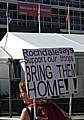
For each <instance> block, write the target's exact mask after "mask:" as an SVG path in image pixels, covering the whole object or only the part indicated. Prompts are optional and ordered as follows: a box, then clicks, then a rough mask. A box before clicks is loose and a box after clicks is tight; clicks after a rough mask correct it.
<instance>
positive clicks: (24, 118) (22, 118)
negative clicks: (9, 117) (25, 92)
mask: <svg viewBox="0 0 84 120" xmlns="http://www.w3.org/2000/svg"><path fill="white" fill-rule="evenodd" d="M20 120H30V116H29V114H28V111H27V109H26V108H24V109H23V110H22V113H21V116H20Z"/></svg>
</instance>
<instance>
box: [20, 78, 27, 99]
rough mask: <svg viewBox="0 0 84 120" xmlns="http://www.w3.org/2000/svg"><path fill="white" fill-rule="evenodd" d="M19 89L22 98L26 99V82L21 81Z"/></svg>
mask: <svg viewBox="0 0 84 120" xmlns="http://www.w3.org/2000/svg"><path fill="white" fill-rule="evenodd" d="M19 89H20V98H21V99H24V97H25V96H26V86H25V81H24V80H21V82H20V83H19Z"/></svg>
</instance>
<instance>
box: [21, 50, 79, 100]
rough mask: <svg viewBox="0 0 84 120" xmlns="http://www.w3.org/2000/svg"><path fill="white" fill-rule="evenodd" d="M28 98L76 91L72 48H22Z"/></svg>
mask: <svg viewBox="0 0 84 120" xmlns="http://www.w3.org/2000/svg"><path fill="white" fill-rule="evenodd" d="M23 55H24V59H25V68H26V78H27V90H28V95H29V96H30V98H41V97H48V96H58V95H65V94H69V93H70V92H75V91H77V87H76V84H77V78H76V73H75V58H74V51H73V49H72V48H46V49H44V48H43V49H23Z"/></svg>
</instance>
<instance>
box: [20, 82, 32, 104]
mask: <svg viewBox="0 0 84 120" xmlns="http://www.w3.org/2000/svg"><path fill="white" fill-rule="evenodd" d="M19 89H20V98H21V99H23V101H24V103H26V104H30V103H32V100H31V99H30V98H29V97H28V96H27V93H26V85H25V80H21V82H20V83H19Z"/></svg>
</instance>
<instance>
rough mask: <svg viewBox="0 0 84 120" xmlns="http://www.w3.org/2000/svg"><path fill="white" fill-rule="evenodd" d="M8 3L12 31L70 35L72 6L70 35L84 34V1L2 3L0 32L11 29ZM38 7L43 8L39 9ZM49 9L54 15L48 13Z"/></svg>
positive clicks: (27, 0)
mask: <svg viewBox="0 0 84 120" xmlns="http://www.w3.org/2000/svg"><path fill="white" fill-rule="evenodd" d="M7 1H8V14H9V17H10V18H11V20H9V31H11V32H12V31H16V32H19V31H20V32H39V29H40V32H51V33H68V22H67V21H66V16H67V11H68V5H69V13H70V32H71V33H84V1H83V0H0V31H2V30H4V29H6V27H7V16H6V10H7ZM38 3H39V4H38ZM21 5H22V6H21ZM38 5H40V9H39V7H37V8H36V6H38ZM33 8H34V9H33ZM31 9H33V11H32V10H31ZM35 9H37V10H36V11H35ZM42 9H44V10H43V11H42ZM38 10H40V13H39V14H40V20H38ZM46 10H47V11H48V12H49V11H50V13H49V14H48V13H47V11H46ZM26 11H27V13H26ZM21 12H22V13H21ZM35 12H37V13H35ZM35 14H36V15H35ZM44 14H45V15H44ZM10 18H9V19H10ZM39 21H40V24H39ZM39 25H40V28H39Z"/></svg>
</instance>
